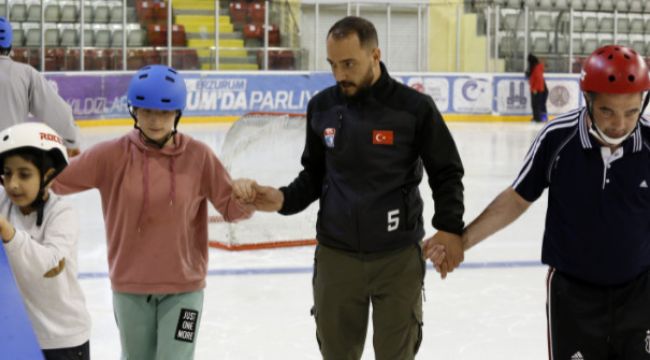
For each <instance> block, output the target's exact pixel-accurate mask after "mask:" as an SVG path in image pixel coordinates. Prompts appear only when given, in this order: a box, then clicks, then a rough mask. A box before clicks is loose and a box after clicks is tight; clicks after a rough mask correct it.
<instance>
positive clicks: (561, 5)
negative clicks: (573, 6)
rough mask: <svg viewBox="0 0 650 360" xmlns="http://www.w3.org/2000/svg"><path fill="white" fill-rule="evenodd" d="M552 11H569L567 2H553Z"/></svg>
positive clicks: (564, 0)
mask: <svg viewBox="0 0 650 360" xmlns="http://www.w3.org/2000/svg"><path fill="white" fill-rule="evenodd" d="M554 9H556V10H568V9H569V1H568V0H555V7H554Z"/></svg>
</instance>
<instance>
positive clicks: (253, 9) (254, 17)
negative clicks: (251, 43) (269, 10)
mask: <svg viewBox="0 0 650 360" xmlns="http://www.w3.org/2000/svg"><path fill="white" fill-rule="evenodd" d="M264 9H265V6H264V3H259V2H254V3H250V4H248V20H249V21H250V22H253V23H259V24H263V23H264V11H265V10H264Z"/></svg>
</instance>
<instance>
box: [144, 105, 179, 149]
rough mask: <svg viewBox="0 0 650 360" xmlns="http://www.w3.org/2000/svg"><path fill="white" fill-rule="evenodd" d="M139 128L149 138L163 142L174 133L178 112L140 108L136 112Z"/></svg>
mask: <svg viewBox="0 0 650 360" xmlns="http://www.w3.org/2000/svg"><path fill="white" fill-rule="evenodd" d="M135 116H136V118H137V119H138V127H139V128H140V129H141V130H142V132H143V133H144V134H145V135H147V137H148V138H150V139H152V140H155V141H162V140H164V139H165V137H167V135H169V133H170V132H172V130H173V128H174V121H175V120H176V111H168V110H154V109H142V108H139V109H137V110H136V111H135Z"/></svg>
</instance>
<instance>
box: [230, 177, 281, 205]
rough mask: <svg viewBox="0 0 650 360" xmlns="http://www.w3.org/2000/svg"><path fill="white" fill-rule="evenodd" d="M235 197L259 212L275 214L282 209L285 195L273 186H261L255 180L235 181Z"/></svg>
mask: <svg viewBox="0 0 650 360" xmlns="http://www.w3.org/2000/svg"><path fill="white" fill-rule="evenodd" d="M233 195H234V196H235V199H237V200H238V201H241V202H242V203H243V204H248V205H253V206H254V207H255V209H256V210H258V211H268V212H275V211H278V210H280V209H282V204H283V203H284V194H283V193H282V192H281V191H280V190H278V189H276V188H274V187H271V186H263V185H259V184H258V183H257V182H255V181H254V180H250V179H238V180H235V181H233Z"/></svg>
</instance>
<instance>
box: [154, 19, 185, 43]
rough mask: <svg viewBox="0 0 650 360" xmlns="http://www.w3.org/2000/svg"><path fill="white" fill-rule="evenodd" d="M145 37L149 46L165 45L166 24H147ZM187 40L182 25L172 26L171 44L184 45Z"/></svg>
mask: <svg viewBox="0 0 650 360" xmlns="http://www.w3.org/2000/svg"><path fill="white" fill-rule="evenodd" d="M147 38H148V39H149V45H151V46H167V26H166V25H156V24H151V25H149V26H147ZM186 44H187V40H186V35H185V27H184V26H183V25H173V26H172V46H186Z"/></svg>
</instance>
